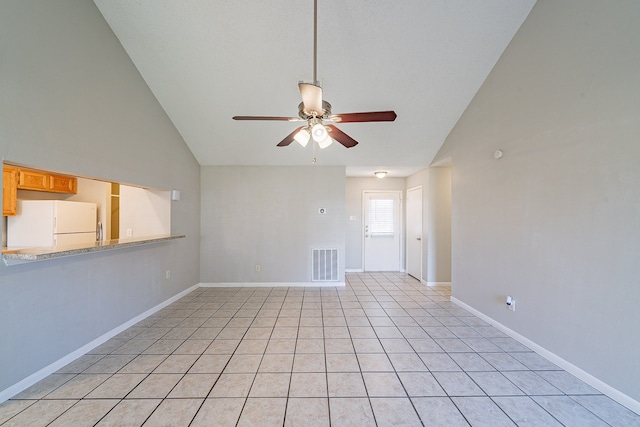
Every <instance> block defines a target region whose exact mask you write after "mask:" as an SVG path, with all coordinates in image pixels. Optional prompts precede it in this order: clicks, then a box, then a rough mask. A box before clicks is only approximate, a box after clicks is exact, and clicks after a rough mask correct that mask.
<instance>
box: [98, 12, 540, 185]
mask: <svg viewBox="0 0 640 427" xmlns="http://www.w3.org/2000/svg"><path fill="white" fill-rule="evenodd" d="M94 1H95V3H96V5H97V6H98V8H99V9H100V11H101V13H102V14H103V15H104V17H105V19H106V21H107V22H108V23H109V25H110V26H111V28H112V29H113V31H114V33H115V34H116V36H117V37H118V39H119V40H120V42H121V43H122V45H123V46H124V48H125V49H126V51H127V53H128V54H129V56H130V57H131V59H132V61H133V62H134V64H135V65H136V67H137V68H138V70H139V71H140V73H141V75H142V76H143V78H144V79H145V81H146V82H147V84H148V85H149V87H150V88H151V90H152V91H153V93H154V94H155V96H156V97H157V99H158V101H159V102H160V104H161V105H162V106H163V108H164V110H165V111H166V112H167V114H168V115H169V117H170V118H171V120H172V121H173V123H174V124H175V126H176V128H177V129H178V131H179V132H180V133H181V135H182V137H183V138H184V140H185V141H186V143H187V144H188V145H189V147H190V148H191V151H192V152H193V154H194V155H195V156H196V158H197V160H198V161H199V162H200V164H201V165H310V164H311V159H312V157H313V153H312V148H311V144H309V145H308V146H307V147H306V148H302V147H301V146H299V145H298V144H295V143H294V144H291V145H290V146H289V147H285V148H280V147H276V144H277V143H278V142H279V141H281V140H282V139H283V138H284V137H285V136H286V135H288V134H289V133H290V132H291V131H293V129H295V128H296V127H297V126H299V124H296V123H290V122H266V121H255V122H254V121H251V122H246V121H243V122H240V121H234V120H232V119H231V117H232V116H234V115H272V116H296V115H297V112H298V110H297V106H298V104H299V102H300V95H299V92H298V87H297V83H298V81H306V82H310V81H312V80H313V1H312V0H304V1H303V0H269V1H258V0H245V1H242V0H162V1H161V0H94ZM534 3H535V0H401V1H391V0H342V1H341V0H318V79H319V80H320V81H321V84H322V86H323V91H324V98H325V99H326V100H327V101H329V102H330V103H331V104H332V106H333V112H334V113H348V112H360V111H379V110H395V111H396V113H397V114H398V118H397V119H396V121H395V122H391V123H345V124H342V125H339V127H340V129H341V130H342V131H344V132H346V133H347V134H349V135H350V136H352V137H353V138H355V139H356V140H357V141H359V142H360V144H359V145H357V146H356V147H354V148H350V149H346V148H344V147H342V146H341V145H339V144H333V145H332V146H330V147H329V148H327V149H325V150H322V151H318V152H317V153H316V155H317V158H318V160H317V164H319V165H345V166H347V175H349V176H371V175H370V174H371V173H372V172H373V170H377V169H386V170H389V171H390V175H389V176H406V175H407V174H409V173H413V172H415V171H417V170H420V169H423V168H425V167H427V166H428V165H429V163H430V162H431V160H432V159H433V157H434V156H435V154H436V153H437V151H438V149H439V148H440V146H441V145H442V143H443V142H444V140H445V138H446V137H447V135H448V134H449V132H450V131H451V129H452V128H453V126H454V125H455V123H456V122H457V120H458V119H459V117H460V116H461V114H462V113H463V111H464V110H465V108H466V107H467V105H468V104H469V102H470V101H471V99H472V98H473V96H474V95H475V94H476V92H477V90H478V89H479V87H480V85H481V84H482V82H483V81H484V80H485V78H486V77H487V75H488V74H489V72H490V71H491V69H492V67H493V66H494V65H495V63H496V61H497V60H498V59H499V57H500V55H501V54H502V52H503V51H504V49H505V48H506V46H507V44H508V43H509V41H510V40H511V39H512V38H513V36H514V34H515V33H516V31H517V30H518V28H519V27H520V25H521V24H522V22H523V21H524V19H525V18H526V16H527V14H528V13H529V11H530V10H531V8H532V7H533V4H534Z"/></svg>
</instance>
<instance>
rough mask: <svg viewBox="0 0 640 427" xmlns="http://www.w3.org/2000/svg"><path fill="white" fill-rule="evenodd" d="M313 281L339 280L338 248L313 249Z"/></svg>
mask: <svg viewBox="0 0 640 427" xmlns="http://www.w3.org/2000/svg"><path fill="white" fill-rule="evenodd" d="M311 281H312V282H337V281H338V249H337V248H332V249H312V250H311Z"/></svg>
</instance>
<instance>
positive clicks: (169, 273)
mask: <svg viewBox="0 0 640 427" xmlns="http://www.w3.org/2000/svg"><path fill="white" fill-rule="evenodd" d="M164 277H166V278H167V280H169V279H170V278H171V270H167V271H165V272H164Z"/></svg>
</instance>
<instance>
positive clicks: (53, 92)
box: [0, 0, 200, 391]
mask: <svg viewBox="0 0 640 427" xmlns="http://www.w3.org/2000/svg"><path fill="white" fill-rule="evenodd" d="M0 52H2V61H0V93H2V96H0V118H1V120H2V123H1V124H0V155H1V156H2V159H3V160H10V161H14V162H19V163H22V164H27V165H32V166H37V167H42V168H46V169H50V170H54V171H56V170H57V171H65V172H72V173H76V174H79V175H86V176H95V177H98V178H103V179H107V180H112V181H120V182H125V183H132V184H139V185H146V186H150V187H155V188H159V189H172V188H177V189H180V190H181V191H182V200H180V201H179V202H173V205H172V212H171V214H172V231H173V232H174V233H175V234H185V235H186V236H187V237H186V238H185V239H179V240H175V241H172V242H167V243H161V244H156V245H152V246H146V247H138V248H131V249H126V250H120V251H111V252H105V253H100V254H91V255H82V256H76V257H71V258H66V259H60V260H52V261H42V262H38V263H33V264H26V265H20V266H12V267H6V266H4V264H2V263H0V301H2V309H1V310H0V391H1V390H5V389H7V388H8V387H10V386H12V385H14V384H16V383H18V382H19V381H20V380H22V379H24V378H26V377H28V376H29V375H31V374H33V373H35V372H36V371H38V370H40V369H42V368H44V367H46V366H47V365H49V364H51V363H52V362H55V361H56V360H58V359H59V358H61V357H64V356H65V355H67V354H69V353H71V352H73V351H74V350H76V349H78V348H80V347H82V346H83V345H86V344H87V343H89V342H91V341H92V340H94V339H95V338H97V337H99V336H100V335H102V334H104V333H106V332H108V331H110V330H112V329H113V328H115V327H117V326H119V325H121V324H123V323H124V322H126V321H128V320H130V319H132V318H134V317H135V316H137V315H139V314H141V313H143V312H144V311H146V310H148V309H150V308H152V307H154V306H156V305H157V304H159V303H161V302H163V301H166V300H167V299H169V298H170V297H172V296H174V295H176V294H178V293H179V292H181V291H183V290H185V289H187V288H188V287H190V286H193V285H195V284H197V283H198V281H199V275H198V272H199V252H198V251H199V218H200V198H199V197H200V188H199V166H198V164H197V162H196V161H195V159H194V157H193V156H192V154H191V152H190V151H189V150H188V148H187V147H186V145H185V144H184V142H183V140H182V138H181V137H180V135H179V134H178V133H177V131H176V130H175V128H174V127H173V125H172V124H171V122H170V121H169V119H168V118H167V117H166V115H165V113H164V112H163V110H162V108H160V106H159V104H158V103H157V101H156V99H155V97H154V96H153V95H152V94H151V92H150V91H149V89H148V88H147V86H146V84H145V82H144V81H143V79H142V78H141V77H140V75H139V74H138V72H137V70H136V68H135V67H134V65H133V64H132V63H131V61H130V60H129V58H128V56H127V55H126V53H125V51H124V50H123V49H122V47H121V45H120V44H119V42H118V40H117V39H116V37H115V36H114V35H113V33H112V32H111V30H110V29H109V27H108V26H107V24H106V23H105V22H104V20H103V18H102V16H101V15H100V13H99V12H98V10H97V8H96V7H95V5H94V4H93V3H92V2H91V1H89V0H76V1H72V0H59V1H55V2H50V1H25V0H13V1H10V0H7V1H3V2H2V12H1V13H0ZM165 270H171V279H170V280H166V279H165V277H164V275H165V273H164V272H165Z"/></svg>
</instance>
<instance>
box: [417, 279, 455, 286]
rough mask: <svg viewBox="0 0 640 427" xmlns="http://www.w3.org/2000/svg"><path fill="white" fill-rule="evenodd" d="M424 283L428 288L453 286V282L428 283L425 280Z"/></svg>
mask: <svg viewBox="0 0 640 427" xmlns="http://www.w3.org/2000/svg"><path fill="white" fill-rule="evenodd" d="M422 283H424V284H426V285H427V286H451V282H426V281H424V280H423V281H422Z"/></svg>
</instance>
